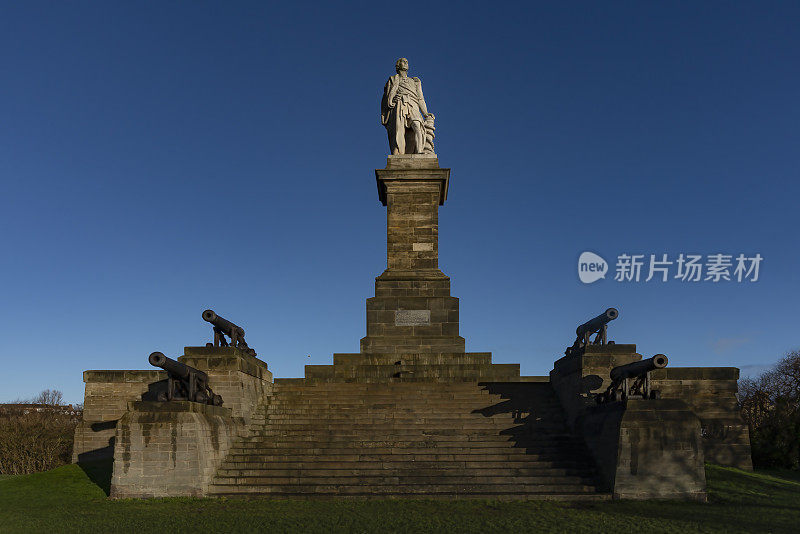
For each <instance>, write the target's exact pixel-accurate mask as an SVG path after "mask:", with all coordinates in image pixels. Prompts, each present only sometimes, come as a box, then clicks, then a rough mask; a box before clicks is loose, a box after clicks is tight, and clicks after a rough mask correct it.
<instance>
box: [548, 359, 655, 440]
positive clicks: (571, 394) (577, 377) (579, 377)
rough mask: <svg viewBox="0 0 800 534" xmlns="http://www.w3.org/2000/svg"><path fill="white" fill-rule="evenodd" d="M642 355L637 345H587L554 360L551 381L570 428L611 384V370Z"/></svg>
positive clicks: (635, 360) (636, 360)
mask: <svg viewBox="0 0 800 534" xmlns="http://www.w3.org/2000/svg"><path fill="white" fill-rule="evenodd" d="M641 359H642V355H641V354H639V353H637V352H636V345H632V344H618V345H611V344H609V345H589V346H587V347H586V348H585V350H583V351H580V352H575V353H573V354H570V355H569V356H564V357H563V358H561V359H559V360H556V362H555V364H553V370H552V371H550V382H551V383H552V384H553V388H554V389H555V391H556V394H557V395H558V398H559V400H560V401H561V405H562V406H563V407H564V411H565V412H566V415H567V422H568V423H569V426H570V428H573V429H574V427H575V420H576V419H577V418H578V417H579V416H580V415H582V414H583V412H584V411H585V410H586V409H587V408H589V407H591V406H594V405H595V404H596V401H595V400H594V394H596V393H601V392H603V391H605V390H606V388H607V387H608V386H609V385H610V384H611V369H613V368H614V367H617V366H620V365H625V364H628V363H632V362H638V361H639V360H641Z"/></svg>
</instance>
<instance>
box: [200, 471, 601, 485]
mask: <svg viewBox="0 0 800 534" xmlns="http://www.w3.org/2000/svg"><path fill="white" fill-rule="evenodd" d="M212 483H213V484H220V485H222V484H226V485H227V484H231V485H239V484H241V485H245V486H285V485H295V484H296V485H301V486H327V485H333V486H370V487H371V486H373V485H389V484H394V485H397V486H404V485H430V486H436V485H465V486H467V485H485V484H492V485H503V484H515V485H517V484H526V485H559V486H561V485H564V486H567V485H570V486H571V485H575V486H593V485H594V481H592V480H587V479H586V478H582V477H575V476H560V477H553V476H516V477H506V476H486V475H477V476H470V475H466V476H465V475H442V474H431V475H428V476H425V475H413V474H407V475H402V476H396V475H378V476H372V477H369V476H364V475H349V476H348V475H340V476H327V477H325V476H313V475H306V474H303V475H302V476H298V477H281V476H264V475H256V476H217V477H215V478H214V480H213V482H212Z"/></svg>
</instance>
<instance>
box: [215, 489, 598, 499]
mask: <svg viewBox="0 0 800 534" xmlns="http://www.w3.org/2000/svg"><path fill="white" fill-rule="evenodd" d="M226 487H229V486H220V487H216V488H217V489H215V490H214V491H213V492H212V493H210V495H211V496H213V497H225V498H230V499H235V498H244V499H251V498H253V497H280V498H282V499H292V500H313V501H325V500H336V501H341V500H385V499H396V498H414V499H420V498H423V499H426V500H453V499H458V500H482V501H483V500H492V501H504V502H513V501H552V502H602V501H610V500H611V494H610V493H566V492H565V493H523V492H511V493H478V494H474V495H472V494H469V493H458V494H454V493H425V494H420V493H416V494H408V495H407V494H402V493H395V494H380V495H375V494H372V493H370V492H369V491H367V492H363V493H348V494H346V495H341V494H317V493H292V492H289V491H284V492H283V493H268V494H264V493H259V492H258V491H257V490H254V491H251V492H249V493H242V492H239V493H233V492H226V491H225V490H224V488H226ZM219 488H223V489H219Z"/></svg>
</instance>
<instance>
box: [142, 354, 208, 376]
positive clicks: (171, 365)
mask: <svg viewBox="0 0 800 534" xmlns="http://www.w3.org/2000/svg"><path fill="white" fill-rule="evenodd" d="M147 360H148V361H149V362H150V365H152V366H154V367H161V368H162V369H164V370H165V371H166V372H167V373H168V374H170V375H171V376H174V377H176V378H181V379H183V380H189V375H191V374H194V375H195V376H196V377H197V378H198V379H200V380H202V381H204V382H207V381H208V375H206V374H205V373H204V372H203V371H199V370H197V369H195V368H193V367H189V366H188V365H186V364H184V363H181V362H179V361H176V360H173V359H172V358H167V357H166V356H164V353H163V352H154V353H152V354H151V355H150V356H149V357H148V358H147Z"/></svg>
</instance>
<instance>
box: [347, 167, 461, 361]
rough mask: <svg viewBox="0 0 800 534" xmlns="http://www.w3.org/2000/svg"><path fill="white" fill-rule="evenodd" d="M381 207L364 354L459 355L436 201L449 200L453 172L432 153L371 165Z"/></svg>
mask: <svg viewBox="0 0 800 534" xmlns="http://www.w3.org/2000/svg"><path fill="white" fill-rule="evenodd" d="M375 177H376V180H377V185H378V198H379V199H380V201H381V203H382V204H383V205H384V206H386V213H387V218H386V222H387V224H386V249H387V250H386V258H387V268H386V270H385V271H384V272H383V274H381V275H380V276H379V277H377V278H376V279H375V296H374V297H372V298H369V299H367V336H366V337H364V338H363V339H362V340H361V352H362V353H415V354H419V353H444V352H464V348H465V345H464V338H462V337H461V336H459V335H458V299H457V298H455V297H452V296H450V278H448V277H447V276H446V275H445V274H444V273H443V272H442V271H440V270H439V218H438V210H439V206H441V205H443V204H444V202H445V200H446V199H447V188H448V183H449V178H450V169H442V168H440V167H439V160H438V158H437V157H436V156H435V155H433V154H430V155H429V154H409V155H398V156H389V157H388V159H387V163H386V168H385V169H376V171H375Z"/></svg>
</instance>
